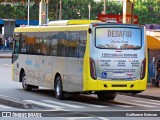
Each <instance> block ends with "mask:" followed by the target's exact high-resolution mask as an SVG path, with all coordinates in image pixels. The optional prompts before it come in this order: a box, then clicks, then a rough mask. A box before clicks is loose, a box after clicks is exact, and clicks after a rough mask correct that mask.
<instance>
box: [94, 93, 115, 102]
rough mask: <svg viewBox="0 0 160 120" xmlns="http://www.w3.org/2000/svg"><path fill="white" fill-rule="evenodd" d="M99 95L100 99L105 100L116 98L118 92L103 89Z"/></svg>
mask: <svg viewBox="0 0 160 120" xmlns="http://www.w3.org/2000/svg"><path fill="white" fill-rule="evenodd" d="M97 96H98V99H99V100H101V101H104V100H114V99H115V97H116V96H117V94H116V92H104V91H101V92H97Z"/></svg>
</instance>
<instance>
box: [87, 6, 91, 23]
mask: <svg viewBox="0 0 160 120" xmlns="http://www.w3.org/2000/svg"><path fill="white" fill-rule="evenodd" d="M88 11H89V13H88V18H89V20H90V17H91V5H90V4H89V5H88Z"/></svg>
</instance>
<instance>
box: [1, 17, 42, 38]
mask: <svg viewBox="0 0 160 120" xmlns="http://www.w3.org/2000/svg"><path fill="white" fill-rule="evenodd" d="M27 24H28V21H27V20H15V19H0V34H2V35H3V37H4V38H8V37H9V36H11V35H12V34H13V31H14V28H15V27H19V26H20V25H27ZM29 25H39V21H38V20H30V21H29Z"/></svg>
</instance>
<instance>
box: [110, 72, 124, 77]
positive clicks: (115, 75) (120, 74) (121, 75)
mask: <svg viewBox="0 0 160 120" xmlns="http://www.w3.org/2000/svg"><path fill="white" fill-rule="evenodd" d="M113 76H114V77H124V76H125V73H124V72H114V73H113Z"/></svg>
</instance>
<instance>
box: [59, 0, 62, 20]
mask: <svg viewBox="0 0 160 120" xmlns="http://www.w3.org/2000/svg"><path fill="white" fill-rule="evenodd" d="M59 4H60V8H59V9H60V10H59V20H62V0H60V1H59Z"/></svg>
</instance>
